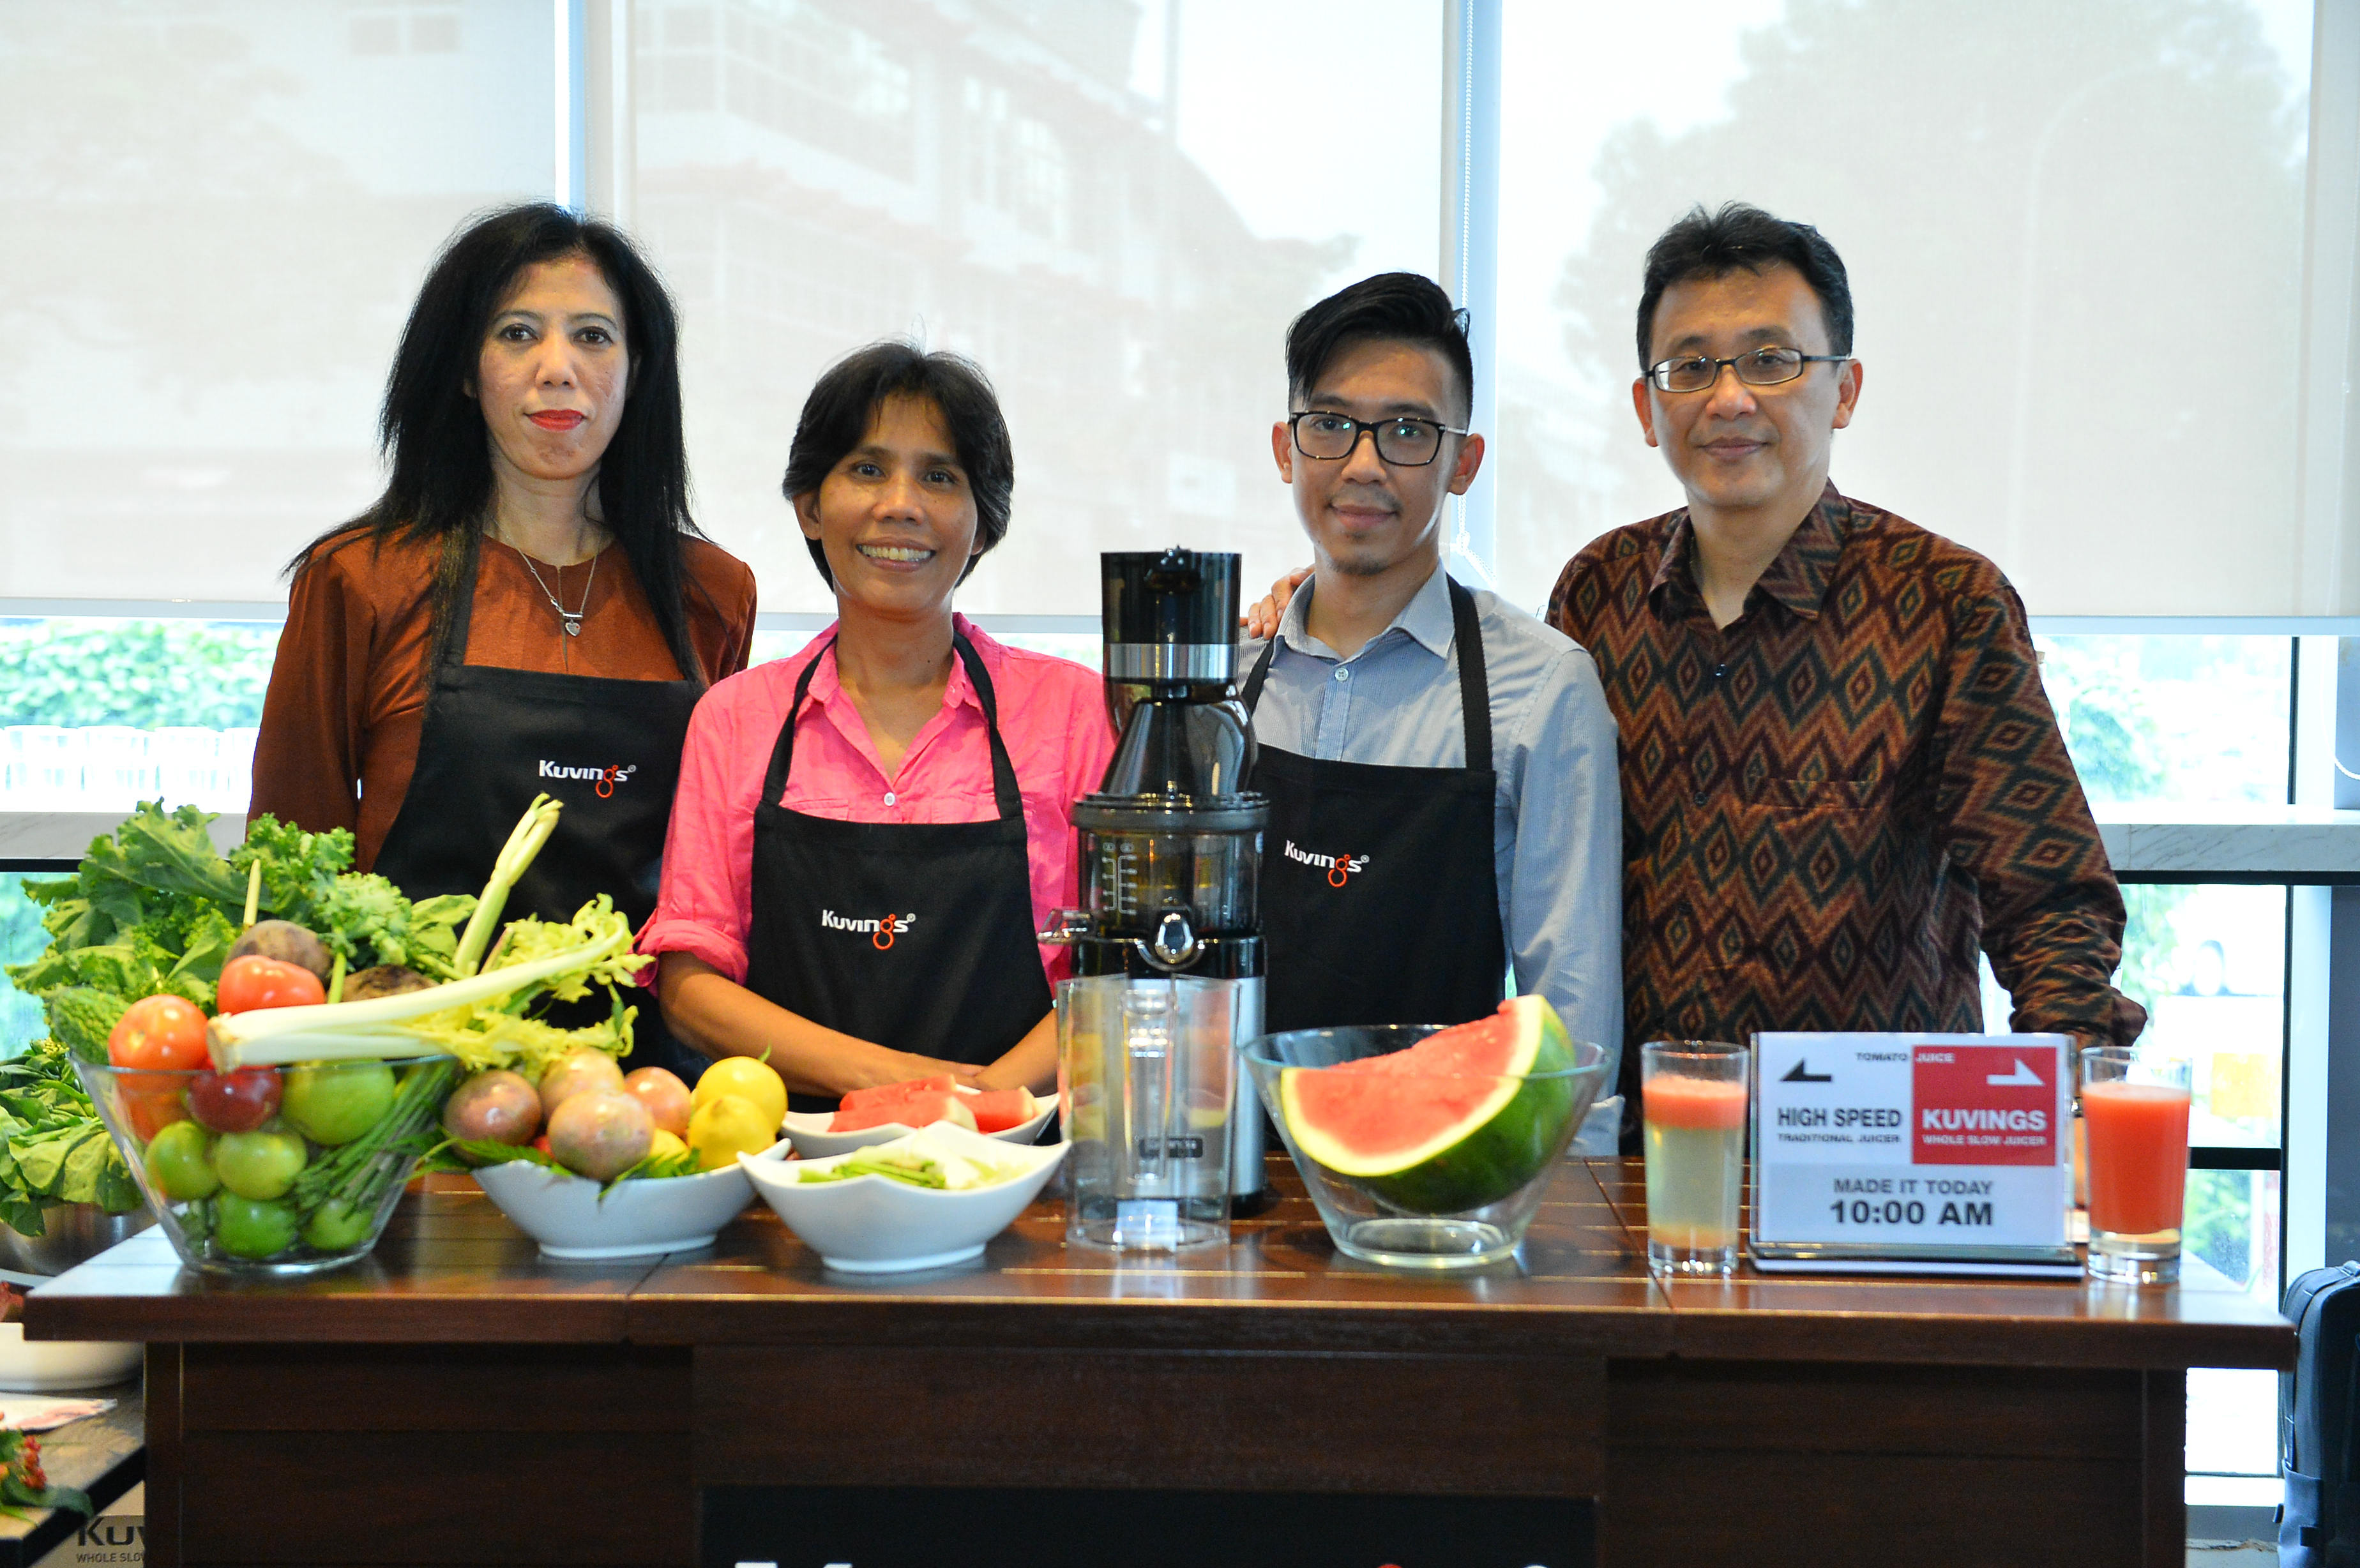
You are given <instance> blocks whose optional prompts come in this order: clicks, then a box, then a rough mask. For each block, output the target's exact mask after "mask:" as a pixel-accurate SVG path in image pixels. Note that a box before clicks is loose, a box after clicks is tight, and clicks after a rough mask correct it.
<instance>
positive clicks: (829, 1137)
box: [785, 1091, 1057, 1160]
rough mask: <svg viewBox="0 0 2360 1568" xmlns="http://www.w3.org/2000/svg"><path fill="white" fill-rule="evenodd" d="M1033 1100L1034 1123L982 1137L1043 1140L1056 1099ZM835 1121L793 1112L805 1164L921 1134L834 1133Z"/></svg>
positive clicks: (791, 1125)
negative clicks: (1036, 1104)
mask: <svg viewBox="0 0 2360 1568" xmlns="http://www.w3.org/2000/svg"><path fill="white" fill-rule="evenodd" d="M969 1092H970V1093H972V1091H969ZM1032 1098H1033V1099H1034V1100H1036V1101H1038V1102H1039V1103H1040V1106H1041V1108H1040V1109H1039V1110H1037V1111H1035V1112H1033V1114H1032V1119H1031V1120H1029V1121H1022V1122H1019V1123H1017V1124H1016V1125H1015V1126H1014V1127H1006V1128H1003V1129H1001V1130H1000V1131H999V1132H987V1133H983V1134H980V1135H978V1136H980V1137H983V1138H992V1139H995V1140H996V1141H998V1142H1000V1143H1031V1142H1032V1140H1033V1139H1034V1138H1038V1137H1040V1136H1041V1129H1042V1128H1043V1127H1046V1126H1048V1125H1049V1118H1050V1117H1051V1116H1055V1115H1056V1114H1057V1096H1056V1095H1054V1094H1035V1095H1033V1096H1032ZM835 1119H836V1113H835V1112H834V1111H789V1112H788V1113H787V1119H786V1124H785V1125H786V1130H787V1136H788V1137H789V1138H792V1139H793V1140H794V1145H795V1152H796V1153H798V1154H800V1155H802V1156H803V1158H804V1159H805V1160H825V1159H826V1158H827V1157H828V1156H829V1155H831V1154H849V1153H851V1152H852V1151H853V1150H854V1149H867V1148H868V1147H869V1145H870V1144H872V1143H890V1142H892V1141H893V1140H894V1139H895V1138H903V1137H906V1136H908V1135H909V1134H911V1133H913V1132H915V1131H917V1130H918V1129H917V1128H915V1127H904V1126H902V1125H901V1123H900V1122H887V1123H885V1124H884V1125H883V1126H881V1127H862V1128H861V1129H860V1130H859V1131H858V1132H830V1131H828V1130H827V1124H828V1123H830V1122H832V1121H834V1120H835ZM962 1130H964V1129H962Z"/></svg>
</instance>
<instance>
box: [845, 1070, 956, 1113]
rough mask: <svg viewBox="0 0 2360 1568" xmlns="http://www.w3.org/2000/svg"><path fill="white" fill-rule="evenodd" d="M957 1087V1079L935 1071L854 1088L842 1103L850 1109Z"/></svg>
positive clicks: (942, 1092) (946, 1090) (947, 1090)
mask: <svg viewBox="0 0 2360 1568" xmlns="http://www.w3.org/2000/svg"><path fill="white" fill-rule="evenodd" d="M956 1087H957V1081H956V1079H954V1078H952V1076H951V1075H950V1074H949V1073H936V1074H934V1076H933V1077H932V1078H910V1079H905V1080H903V1081H902V1082H901V1083H880V1084H877V1085H876V1086H875V1087H873V1088H868V1089H855V1090H853V1091H852V1093H850V1094H847V1095H846V1096H845V1097H844V1099H843V1101H842V1105H843V1107H844V1108H846V1109H851V1108H853V1107H856V1106H859V1105H871V1104H874V1103H876V1102H879V1101H882V1100H905V1099H908V1098H909V1097H910V1096H911V1095H912V1094H949V1093H950V1092H951V1090H953V1089H954V1088H956Z"/></svg>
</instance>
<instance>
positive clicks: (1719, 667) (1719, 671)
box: [1712, 664, 1729, 681]
mask: <svg viewBox="0 0 2360 1568" xmlns="http://www.w3.org/2000/svg"><path fill="white" fill-rule="evenodd" d="M1712 678H1713V679H1714V680H1715V681H1726V680H1728V679H1729V666H1727V665H1726V664H1716V665H1714V666H1713V667H1712Z"/></svg>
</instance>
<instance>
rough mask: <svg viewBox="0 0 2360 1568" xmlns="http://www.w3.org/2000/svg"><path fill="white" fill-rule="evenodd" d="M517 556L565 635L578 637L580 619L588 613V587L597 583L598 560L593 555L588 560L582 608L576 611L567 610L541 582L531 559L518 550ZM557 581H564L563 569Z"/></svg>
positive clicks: (539, 572)
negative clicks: (554, 612) (546, 601)
mask: <svg viewBox="0 0 2360 1568" xmlns="http://www.w3.org/2000/svg"><path fill="white" fill-rule="evenodd" d="M517 554H518V555H519V556H521V557H523V560H524V569H525V570H526V571H527V572H531V573H532V581H533V585H534V586H535V587H537V588H539V589H540V590H541V597H542V598H544V599H547V600H548V601H549V607H550V608H551V609H552V610H555V611H556V612H557V618H558V621H559V622H560V623H561V624H562V625H563V626H564V627H565V635H566V636H567V637H580V636H581V635H582V617H583V616H585V615H588V614H589V613H590V585H591V584H592V583H595V582H597V581H598V558H597V557H596V556H595V555H594V556H592V557H591V558H590V575H589V576H587V577H585V578H584V579H583V580H582V607H581V608H580V609H578V610H569V609H567V608H566V607H565V605H564V604H563V601H561V600H560V599H559V598H558V596H557V595H556V594H554V593H551V592H550V591H549V584H548V583H543V582H542V581H541V569H540V568H539V567H537V566H535V565H533V563H532V557H530V556H529V555H526V554H525V553H524V551H522V550H518V551H517ZM557 580H558V581H559V582H560V583H563V582H564V581H565V578H564V575H563V568H560V569H559V576H558V579H557Z"/></svg>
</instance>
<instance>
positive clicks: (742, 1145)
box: [688, 1094, 779, 1171]
mask: <svg viewBox="0 0 2360 1568" xmlns="http://www.w3.org/2000/svg"><path fill="white" fill-rule="evenodd" d="M778 1141H779V1118H778V1117H777V1116H769V1117H767V1118H766V1117H765V1116H764V1114H763V1111H762V1108H761V1107H760V1106H759V1105H756V1104H754V1102H753V1101H751V1100H749V1099H747V1098H746V1097H745V1096H744V1095H742V1094H715V1095H713V1096H711V1097H710V1098H708V1099H707V1100H706V1101H705V1103H704V1104H703V1105H699V1106H697V1107H696V1111H695V1113H694V1115H692V1116H690V1117H689V1118H688V1147H689V1148H691V1149H694V1150H696V1168H697V1169H698V1170H700V1171H717V1170H719V1169H720V1168H721V1167H723V1166H725V1165H735V1164H736V1163H737V1157H738V1156H739V1155H741V1154H759V1153H760V1152H761V1151H762V1150H763V1149H768V1148H770V1145H772V1144H774V1143H776V1142H778Z"/></svg>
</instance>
